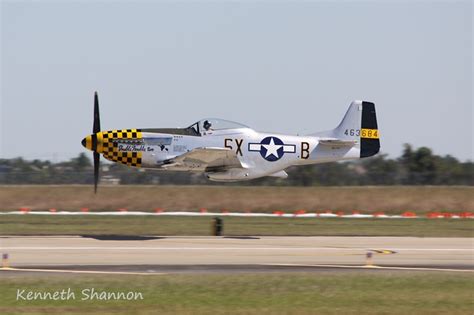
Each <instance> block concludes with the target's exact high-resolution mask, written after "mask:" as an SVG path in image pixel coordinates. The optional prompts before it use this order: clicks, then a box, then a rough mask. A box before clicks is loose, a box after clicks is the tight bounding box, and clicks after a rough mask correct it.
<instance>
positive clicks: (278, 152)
mask: <svg viewBox="0 0 474 315" xmlns="http://www.w3.org/2000/svg"><path fill="white" fill-rule="evenodd" d="M283 147H284V144H283V141H281V140H280V139H279V138H277V137H266V138H264V139H263V140H262V141H260V155H261V156H262V157H263V158H264V159H265V160H267V161H269V162H274V161H278V160H279V159H281V157H282V156H283V154H284V152H283Z"/></svg>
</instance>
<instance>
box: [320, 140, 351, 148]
mask: <svg viewBox="0 0 474 315" xmlns="http://www.w3.org/2000/svg"><path fill="white" fill-rule="evenodd" d="M319 143H320V144H322V145H330V146H338V147H352V146H355V145H356V144H357V140H341V139H324V138H323V139H319Z"/></svg>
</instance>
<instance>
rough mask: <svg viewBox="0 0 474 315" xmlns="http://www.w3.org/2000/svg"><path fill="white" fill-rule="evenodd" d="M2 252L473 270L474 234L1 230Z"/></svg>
mask: <svg viewBox="0 0 474 315" xmlns="http://www.w3.org/2000/svg"><path fill="white" fill-rule="evenodd" d="M0 252H1V253H2V254H8V255H9V259H8V263H9V266H11V267H14V268H19V269H22V270H25V271H26V270H29V272H43V271H44V272H46V271H47V270H56V271H58V272H61V271H65V272H67V271H72V270H82V271H91V272H92V271H97V272H103V273H107V272H110V273H115V272H116V273H127V272H130V273H133V272H140V273H141V272H143V273H203V272H204V273H206V272H222V273H236V272H282V271H284V272H292V271H305V272H311V271H328V270H338V271H347V270H351V269H358V268H362V269H365V270H380V269H382V270H385V269H383V268H380V269H379V268H373V267H371V268H367V267H366V266H365V265H367V264H369V265H370V264H372V265H376V266H380V267H386V268H391V269H401V270H433V271H439V270H441V271H442V270H448V269H449V270H458V271H460V270H464V271H466V272H472V271H474V239H473V238H416V237H243V238H226V237H159V236H142V237H140V236H135V237H125V236H113V235H109V236H10V237H9V236H2V237H0ZM368 253H369V256H370V255H371V258H370V259H369V260H368V259H367V254H368ZM10 272H11V270H10Z"/></svg>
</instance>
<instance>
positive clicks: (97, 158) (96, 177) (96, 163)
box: [94, 152, 100, 194]
mask: <svg viewBox="0 0 474 315" xmlns="http://www.w3.org/2000/svg"><path fill="white" fill-rule="evenodd" d="M99 165H100V154H99V153H97V152H94V194H96V193H97V184H98V183H99Z"/></svg>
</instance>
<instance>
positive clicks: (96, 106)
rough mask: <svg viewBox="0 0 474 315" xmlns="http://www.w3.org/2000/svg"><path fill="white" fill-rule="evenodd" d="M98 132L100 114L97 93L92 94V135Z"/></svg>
mask: <svg viewBox="0 0 474 315" xmlns="http://www.w3.org/2000/svg"><path fill="white" fill-rule="evenodd" d="M99 131H100V114H99V96H98V95H97V92H95V94H94V126H93V127H92V133H98V132H99Z"/></svg>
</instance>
